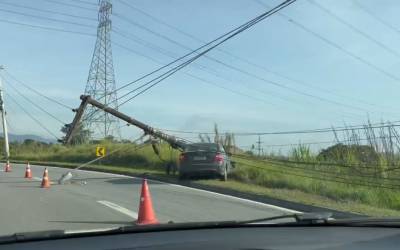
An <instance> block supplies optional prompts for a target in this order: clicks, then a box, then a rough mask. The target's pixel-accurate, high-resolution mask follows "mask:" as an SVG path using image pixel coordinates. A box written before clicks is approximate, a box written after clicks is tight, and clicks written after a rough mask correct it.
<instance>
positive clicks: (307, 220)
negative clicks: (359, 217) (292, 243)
mask: <svg viewBox="0 0 400 250" xmlns="http://www.w3.org/2000/svg"><path fill="white" fill-rule="evenodd" d="M288 218H292V219H294V220H295V223H297V224H300V223H301V224H320V223H326V222H327V221H328V220H332V219H333V218H332V213H330V212H322V213H293V214H284V215H279V216H273V217H266V218H259V219H254V220H245V221H240V222H239V224H254V223H260V222H268V221H274V220H279V219H288ZM285 223H293V222H285Z"/></svg>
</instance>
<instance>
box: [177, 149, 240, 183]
mask: <svg viewBox="0 0 400 250" xmlns="http://www.w3.org/2000/svg"><path fill="white" fill-rule="evenodd" d="M231 169H232V164H231V161H230V159H229V156H228V155H227V154H226V152H225V150H224V148H223V147H222V145H220V144H217V143H193V144H189V145H187V147H186V148H185V150H184V152H182V153H181V155H180V156H179V178H180V179H185V178H188V177H200V176H218V177H219V178H220V179H221V180H224V181H226V180H227V177H228V173H229V171H230V170H231Z"/></svg>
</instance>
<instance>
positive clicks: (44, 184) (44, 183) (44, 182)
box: [41, 168, 50, 188]
mask: <svg viewBox="0 0 400 250" xmlns="http://www.w3.org/2000/svg"><path fill="white" fill-rule="evenodd" d="M41 187H42V188H49V187H50V178H49V171H47V168H45V169H44V173H43V179H42V184H41Z"/></svg>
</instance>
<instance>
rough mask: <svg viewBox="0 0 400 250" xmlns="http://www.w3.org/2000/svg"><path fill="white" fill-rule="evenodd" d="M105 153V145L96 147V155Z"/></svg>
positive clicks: (99, 155)
mask: <svg viewBox="0 0 400 250" xmlns="http://www.w3.org/2000/svg"><path fill="white" fill-rule="evenodd" d="M105 155H106V148H105V147H96V156H98V157H101V156H105Z"/></svg>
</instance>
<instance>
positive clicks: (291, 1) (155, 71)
mask: <svg viewBox="0 0 400 250" xmlns="http://www.w3.org/2000/svg"><path fill="white" fill-rule="evenodd" d="M294 1H296V0H286V1H285V2H283V3H281V4H280V5H278V6H277V7H275V8H274V9H272V10H269V11H267V12H264V13H263V14H261V15H260V16H258V17H256V18H254V19H253V20H250V21H248V22H247V23H245V24H242V25H240V26H238V27H236V28H235V29H233V30H231V31H229V32H227V33H225V34H223V35H221V36H219V37H217V38H216V39H214V40H212V41H210V42H208V43H207V44H204V45H203V46H200V47H199V48H197V49H195V50H193V51H191V52H189V53H187V54H185V55H183V56H181V57H179V58H177V59H176V60H174V61H172V62H170V63H168V64H166V65H164V66H162V67H160V68H158V69H156V70H154V71H152V72H150V73H148V74H146V75H144V76H142V77H139V78H138V79H136V80H134V81H132V82H130V83H127V84H125V85H123V86H121V87H119V88H118V89H116V91H119V90H121V89H123V88H126V87H128V86H129V85H131V84H134V83H136V82H138V81H140V80H142V79H144V78H146V77H148V76H150V75H152V74H154V73H157V72H158V71H161V70H163V69H164V68H166V67H169V66H171V65H172V64H174V63H176V62H178V61H180V60H182V59H184V58H186V57H188V56H190V55H192V54H194V53H196V52H197V51H199V50H201V49H203V48H205V47H207V46H210V45H211V44H213V43H215V42H217V41H218V40H221V39H222V38H224V37H226V36H228V35H229V34H232V33H234V32H236V31H238V30H240V29H243V28H244V27H246V26H247V25H249V24H251V23H253V22H255V21H261V20H263V19H264V18H266V17H268V16H270V15H272V14H274V13H275V12H276V11H278V10H279V9H280V8H281V6H284V7H286V6H285V5H286V4H287V5H289V4H292V3H293V2H294ZM164 74H168V72H166V73H164ZM160 77H161V76H159V77H158V78H160ZM153 80H154V79H153Z"/></svg>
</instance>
